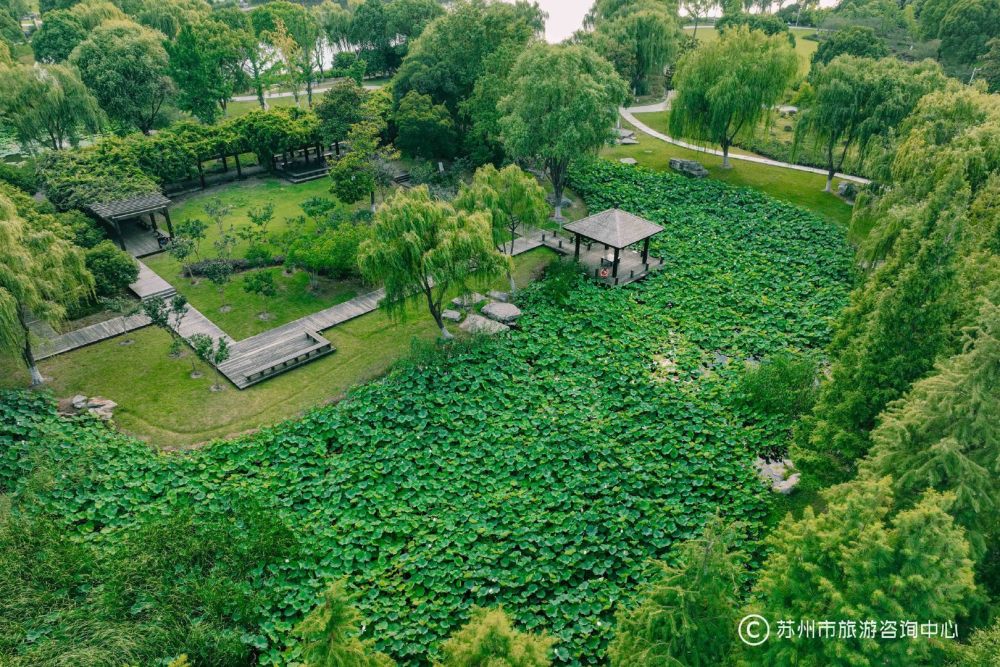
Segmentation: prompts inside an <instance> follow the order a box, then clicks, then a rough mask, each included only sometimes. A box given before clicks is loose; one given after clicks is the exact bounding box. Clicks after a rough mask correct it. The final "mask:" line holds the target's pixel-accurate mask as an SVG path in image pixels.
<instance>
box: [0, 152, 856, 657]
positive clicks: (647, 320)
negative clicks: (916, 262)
mask: <svg viewBox="0 0 1000 667" xmlns="http://www.w3.org/2000/svg"><path fill="white" fill-rule="evenodd" d="M571 185H572V187H573V188H574V191H576V192H579V193H580V194H581V195H582V196H583V197H584V198H585V199H586V201H587V203H588V206H589V208H590V209H591V210H602V209H603V208H607V207H610V206H619V207H622V208H624V209H625V210H629V211H632V212H634V213H636V214H640V215H643V216H645V217H648V218H649V219H651V220H653V221H655V222H658V223H661V224H664V231H663V232H662V233H661V234H660V235H658V236H657V237H655V238H654V240H653V253H654V254H657V253H663V255H664V256H669V257H670V262H671V266H670V271H663V272H658V273H656V274H654V275H652V276H650V277H649V278H647V279H646V280H644V281H642V282H640V283H635V284H633V285H629V286H626V287H624V288H621V289H617V290H608V289H606V288H604V287H601V286H598V285H595V284H593V283H591V282H588V281H585V280H583V279H582V278H576V279H575V284H574V286H573V288H572V289H570V290H569V291H568V292H567V293H566V294H565V295H564V297H563V299H564V301H563V304H564V305H560V304H556V303H552V302H551V301H550V300H549V298H548V296H547V294H545V293H544V290H545V287H546V285H545V283H544V282H543V283H542V284H541V285H539V286H537V287H536V286H531V287H528V288H526V289H523V290H521V292H520V296H519V305H521V306H522V310H523V311H524V315H523V317H522V318H521V321H520V323H521V326H522V330H521V331H512V332H511V334H510V335H509V337H500V338H497V339H488V340H483V341H479V342H478V343H477V344H476V345H475V346H469V347H462V348H460V349H458V350H457V351H456V352H454V354H453V356H447V357H445V358H443V359H441V360H439V361H437V362H435V365H434V366H433V367H432V368H430V369H428V368H422V369H416V368H400V369H399V370H397V371H396V372H395V373H393V374H391V375H389V376H387V377H385V378H383V379H382V380H380V381H377V382H372V383H368V384H365V385H363V386H360V387H357V388H355V389H354V390H353V391H352V392H351V393H350V394H349V395H348V396H347V398H346V399H345V400H343V401H340V402H339V403H336V404H333V405H326V406H323V407H321V408H318V409H316V410H314V411H312V412H310V413H309V414H307V415H305V416H303V417H302V418H300V419H296V420H295V421H291V422H287V423H283V424H279V425H277V426H273V427H269V428H263V429H260V430H258V431H255V432H253V433H247V434H244V435H242V436H240V437H238V438H236V439H233V440H229V441H217V442H215V443H213V444H212V445H211V446H208V447H202V448H197V449H193V450H190V451H184V452H172V453H170V454H169V455H164V454H159V453H156V451H155V450H154V449H152V448H151V447H150V446H149V444H148V443H145V442H139V441H137V440H135V439H132V438H129V437H127V436H124V435H121V434H118V433H115V432H113V431H109V430H108V429H107V428H105V427H103V426H102V425H100V424H95V423H93V422H92V421H89V420H88V421H82V422H67V421H62V420H59V419H57V418H56V417H55V415H54V410H53V409H52V408H51V407H50V406H48V405H46V406H45V407H44V408H41V409H39V408H36V407H34V406H36V405H37V404H38V403H39V402H40V401H41V399H38V398H36V397H34V395H33V394H28V395H25V394H20V393H18V394H14V395H10V396H8V397H7V398H6V400H0V414H2V415H4V417H2V418H0V438H6V439H9V440H10V441H12V442H13V443H14V444H13V446H8V447H4V448H0V487H2V488H3V489H5V491H6V490H9V491H8V493H9V494H15V495H17V494H20V493H22V492H23V489H24V484H25V483H26V482H25V481H24V480H25V479H26V475H27V474H28V473H29V472H31V471H32V470H34V469H36V467H37V469H40V470H51V471H53V472H54V473H55V474H53V475H52V478H51V485H46V487H45V488H44V489H43V491H44V493H42V494H40V496H39V503H40V504H41V506H42V507H43V508H45V510H46V511H47V512H48V513H50V514H53V515H55V516H58V517H60V521H61V524H60V526H61V528H62V532H61V534H60V539H61V541H60V543H61V544H73V542H71V541H69V540H67V539H66V536H67V535H73V536H75V535H87V536H90V537H89V539H91V540H93V539H97V536H103V537H102V539H107V540H108V541H110V542H113V541H115V540H116V539H117V536H119V535H121V534H122V531H123V529H125V528H126V527H127V526H130V525H133V524H136V523H141V522H144V521H145V520H146V519H145V517H146V516H148V515H149V514H154V515H155V514H166V515H169V514H171V513H174V512H177V511H178V510H179V508H180V507H181V506H182V505H183V501H184V499H186V498H192V499H193V500H194V501H195V502H196V503H197V504H198V506H199V507H200V508H202V509H203V510H204V511H206V512H209V511H211V512H218V513H220V514H224V513H225V512H226V511H227V510H228V509H229V508H230V506H231V503H232V500H231V499H232V494H233V493H238V494H241V495H245V496H250V497H254V496H261V497H263V496H266V497H267V498H268V499H273V500H272V501H270V502H273V503H275V505H277V508H276V509H273V510H270V511H271V513H272V514H273V515H274V516H276V517H281V518H282V520H283V521H286V522H287V525H289V526H294V534H295V537H296V538H297V540H299V541H300V542H301V544H302V548H301V549H300V550H295V549H290V548H288V549H286V548H283V547H282V548H276V549H275V551H276V552H277V554H278V556H277V558H275V560H274V561H269V563H268V565H266V566H262V567H260V568H259V569H255V568H250V569H247V570H244V571H245V572H247V573H248V574H247V581H249V583H248V587H249V589H250V590H251V591H254V592H259V593H260V594H261V595H262V596H264V598H265V599H263V600H262V601H261V603H260V605H259V607H258V608H259V609H260V610H261V613H262V616H260V617H254V619H253V620H252V621H250V623H251V624H252V625H253V627H251V628H248V629H247V630H246V636H245V642H246V643H247V644H251V645H254V646H256V647H258V648H256V649H255V653H256V655H257V659H258V662H259V663H260V664H264V665H273V664H285V663H287V662H289V661H291V660H296V659H298V657H300V656H299V653H300V651H301V646H300V645H298V644H297V642H295V640H294V638H293V637H292V635H291V630H292V628H293V627H294V626H295V625H296V624H297V623H298V621H299V620H300V619H301V618H302V617H303V616H304V615H305V614H306V613H308V612H309V611H310V610H312V609H313V608H314V607H315V604H316V601H317V596H318V595H319V594H320V592H321V591H322V590H323V589H325V588H326V587H327V586H328V585H329V583H330V582H331V581H334V580H336V579H339V578H342V577H347V578H348V579H349V580H350V581H352V582H353V586H355V587H356V588H357V590H360V591H363V594H362V596H361V597H360V598H359V599H358V601H357V606H358V608H359V610H360V611H361V613H362V614H363V615H364V617H365V618H366V619H369V624H368V627H367V628H366V632H365V633H363V634H362V639H368V638H372V639H375V642H376V647H377V648H378V650H380V651H383V652H385V653H387V654H389V655H390V656H391V657H393V658H394V659H396V660H398V661H399V662H400V663H404V664H411V663H414V662H419V661H422V660H425V659H427V658H428V656H429V657H430V659H431V660H433V659H435V658H438V657H439V656H438V655H435V654H434V652H433V650H434V647H437V646H439V645H440V643H441V642H442V641H444V639H445V638H446V637H447V636H448V635H450V634H451V633H452V632H453V631H454V630H455V629H456V628H458V627H459V626H461V625H462V624H463V623H464V622H466V621H467V620H468V618H469V613H470V609H471V607H472V606H473V605H478V606H483V607H491V606H497V605H501V604H502V605H504V606H505V607H506V608H509V609H512V610H515V609H516V610H517V619H518V622H519V624H520V627H522V628H523V629H524V631H527V632H532V633H538V632H540V631H542V630H543V629H544V630H545V631H547V632H548V633H549V634H550V636H553V637H558V638H559V643H558V644H557V645H556V647H555V653H556V656H557V659H558V660H559V661H560V662H561V663H563V664H568V665H597V664H602V662H603V657H602V656H603V651H604V648H605V646H606V644H607V642H608V640H609V639H610V634H611V628H612V627H613V625H612V624H613V620H614V615H615V611H616V608H617V606H618V604H620V601H621V600H622V599H625V597H626V596H628V595H631V594H632V592H633V591H635V590H636V589H637V588H639V587H641V586H642V584H644V583H645V582H647V581H648V580H649V579H650V577H651V575H652V574H653V573H654V572H653V571H652V569H651V568H650V567H649V566H648V562H649V560H650V559H666V558H669V556H670V554H671V552H672V551H673V549H674V548H675V547H676V545H677V544H678V543H679V542H682V541H684V540H686V539H690V538H693V537H697V536H698V535H699V534H700V533H701V530H702V526H703V525H704V523H705V521H706V519H707V518H708V517H710V516H712V515H714V514H715V513H716V512H720V513H722V514H723V515H725V516H726V517H727V518H728V519H730V520H733V521H742V522H744V523H745V524H746V525H747V535H748V538H747V539H751V540H752V539H755V538H756V537H757V536H759V534H760V529H761V522H762V521H763V520H764V519H765V517H766V516H767V514H768V511H769V506H770V503H771V502H772V501H771V500H770V498H771V496H770V493H769V492H767V491H766V490H765V489H764V488H763V487H762V485H761V484H760V483H759V481H758V480H757V478H756V476H755V474H754V472H753V471H752V469H751V468H750V466H748V465H747V461H748V460H750V459H752V456H753V454H754V453H755V452H757V451H759V450H760V448H761V447H763V446H767V445H769V444H771V436H770V435H769V434H768V433H766V432H763V431H761V430H760V429H759V428H757V427H756V426H755V425H753V424H750V425H745V424H743V423H740V422H737V421H735V420H734V419H733V417H732V414H731V410H730V409H729V407H728V405H726V404H725V403H724V402H722V401H720V397H721V396H725V395H726V394H727V393H728V392H729V391H730V389H731V387H732V384H733V383H734V382H735V381H736V380H737V379H738V374H737V373H736V372H735V371H736V369H735V368H731V367H727V366H720V367H719V368H717V369H716V370H715V372H712V373H703V372H702V371H701V370H700V369H701V367H702V365H703V364H704V363H705V361H706V359H711V356H710V355H711V352H712V351H714V350H722V351H724V352H725V354H727V355H729V356H730V357H732V358H735V359H742V358H746V357H749V356H751V355H753V356H756V357H759V358H762V357H766V356H769V355H771V354H774V353H777V352H779V351H781V350H784V349H789V348H797V349H810V350H815V349H816V348H818V347H821V346H823V345H825V344H826V342H827V341H828V340H829V336H830V317H831V316H832V315H833V314H834V313H836V312H837V311H838V310H839V309H840V308H842V307H843V305H844V304H845V302H846V299H847V290H848V284H849V279H850V275H851V274H850V269H851V264H852V261H851V256H850V253H849V249H848V248H847V246H846V244H845V243H844V241H843V238H842V236H843V234H842V231H838V230H837V229H836V228H834V227H833V226H831V225H830V224H829V223H828V222H826V221H824V220H822V219H820V218H818V217H816V216H814V215H812V214H809V213H807V212H805V211H802V210H800V209H796V208H793V207H790V206H788V205H785V204H782V203H780V202H777V201H775V200H773V199H770V198H768V197H766V196H764V195H762V194H760V193H758V192H756V191H754V190H750V189H736V188H731V187H728V186H726V185H724V184H722V183H719V182H717V181H711V180H708V179H702V180H698V181H695V180H692V179H685V178H683V177H679V176H672V175H669V174H664V173H657V172H652V171H648V170H645V169H636V168H634V167H627V166H625V165H615V164H611V163H595V164H589V163H588V164H580V165H578V166H576V167H574V169H573V170H572V171H571ZM764 296H766V297H767V299H766V300H765V299H764V298H762V297H764ZM376 322H379V323H380V322H381V321H380V320H376ZM346 326H350V325H346ZM349 330H350V329H349ZM408 338H409V337H407V340H405V341H404V344H405V343H408ZM383 340H384V339H383ZM580 341H586V344H585V345H583V344H581V343H580ZM447 347H449V348H450V347H451V345H448V346H447ZM356 349H363V348H356ZM661 354H670V355H671V356H672V358H673V359H675V360H676V363H677V371H678V372H677V378H678V379H677V381H676V382H674V381H672V380H669V379H667V378H664V377H662V376H661V374H660V372H658V371H657V370H656V369H657V368H658V366H657V365H656V363H655V361H653V360H654V357H656V356H657V355H661ZM498 360H502V363H500V362H498ZM609 369H612V370H611V371H609ZM302 372H308V371H307V370H306V371H302ZM595 378H598V380H595ZM289 379H290V380H292V381H294V382H298V381H297V380H296V379H295V378H294V377H291V376H289ZM185 382H187V380H186V379H185ZM232 394H233V392H230V395H232ZM240 399H241V400H245V399H244V398H243V396H241V397H240ZM6 415H11V416H10V417H7V416H6ZM43 430H44V431H48V432H50V433H54V434H55V436H56V437H51V438H43V437H39V436H37V435H35V434H37V433H39V432H40V431H43ZM24 438H31V440H32V445H31V447H30V448H29V447H28V446H27V445H25V444H24ZM153 440H154V441H155V440H156V438H153ZM43 454H44V455H45V459H44V463H39V461H38V458H37V457H41V456H42V455H43ZM63 474H65V477H63ZM268 508H269V509H270V508H271V505H268ZM140 509H141V510H142V511H141V512H140V511H139V510H140ZM256 535H257V533H256V532H255V531H253V530H248V531H246V532H245V533H244V534H243V536H241V535H240V534H239V533H238V532H237V533H235V534H234V535H233V536H232V537H231V538H229V539H231V541H232V542H233V546H234V548H237V547H239V548H244V546H245V545H246V542H245V539H246V538H250V537H255V536H256ZM261 539H262V541H263V543H264V544H265V545H266V544H267V541H266V538H263V537H262V538H261ZM373 544H378V545H379V548H378V549H377V550H375V549H373V548H372V545H373ZM736 546H737V547H739V548H741V549H747V547H748V546H750V545H748V544H747V543H746V542H743V543H741V544H737V545H736ZM0 553H2V551H0ZM748 555H749V556H750V558H751V567H753V566H758V565H759V563H760V554H757V553H753V552H751V553H749V554H748ZM286 558H287V559H288V562H285V559H286ZM19 572H20V571H19V570H16V571H13V572H7V571H5V570H4V569H3V568H0V580H3V581H8V580H7V579H6V578H5V577H6V576H13V577H14V578H13V580H12V581H13V582H14V583H13V584H9V585H11V586H19V585H21V580H20V578H19V574H18V573H19ZM165 572H166V573H167V574H170V573H171V572H172V571H171V570H169V568H167V569H166V570H165ZM53 589H56V588H55V587H53ZM30 608H31V609H37V608H39V607H34V606H33V607H30ZM22 617H24V618H35V617H34V616H31V617H27V616H22V614H21V613H20V612H19V613H17V614H9V613H0V618H2V619H6V618H22ZM45 627H47V626H45ZM43 629H44V628H43ZM19 637H23V635H19ZM51 641H52V640H50V639H48V638H47V635H43V636H41V637H39V638H38V640H37V644H39V645H40V646H46V645H49V644H50V642H51ZM286 643H291V646H288V647H287V649H288V650H287V652H286V651H285V649H286ZM63 646H65V645H63ZM51 650H53V652H55V653H58V652H59V649H55V648H52V649H51ZM64 650H68V649H64ZM178 650H179V649H178ZM169 655H174V653H167V652H164V653H162V654H161V655H159V656H157V659H158V658H161V657H166V656H169ZM4 657H6V656H4ZM138 663H139V664H146V661H141V660H140V661H138Z"/></svg>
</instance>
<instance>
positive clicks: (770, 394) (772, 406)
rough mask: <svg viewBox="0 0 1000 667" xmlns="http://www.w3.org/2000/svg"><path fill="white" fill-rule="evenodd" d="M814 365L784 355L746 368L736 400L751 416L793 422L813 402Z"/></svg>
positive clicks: (804, 360)
mask: <svg viewBox="0 0 1000 667" xmlns="http://www.w3.org/2000/svg"><path fill="white" fill-rule="evenodd" d="M816 375H817V368H816V363H815V362H814V361H813V360H812V359H809V358H806V357H796V356H794V355H791V354H788V353H780V354H776V355H772V356H770V357H768V358H767V359H765V360H764V361H763V362H761V363H760V364H759V365H757V366H750V367H748V368H747V369H746V371H744V373H743V377H742V378H740V382H739V384H738V385H737V387H736V394H737V397H738V400H739V401H740V402H741V403H742V404H743V405H744V406H745V407H747V408H749V409H750V410H751V412H753V413H755V414H763V415H779V416H784V417H791V418H795V417H798V416H800V415H802V414H804V413H806V412H809V411H810V410H811V409H812V406H813V404H814V403H815V402H816V381H817V377H816Z"/></svg>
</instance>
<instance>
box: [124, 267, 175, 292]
mask: <svg viewBox="0 0 1000 667" xmlns="http://www.w3.org/2000/svg"><path fill="white" fill-rule="evenodd" d="M136 263H137V264H138V265H139V278H138V279H137V280H136V281H135V282H134V283H132V284H131V285H129V286H128V288H129V289H130V290H132V291H133V292H134V293H135V295H136V296H137V297H139V298H140V299H142V300H143V301H145V300H146V299H152V298H153V297H155V296H158V297H160V298H162V299H169V298H170V297H172V296H173V295H175V294H177V290H176V289H174V286H173V285H171V284H170V283H168V282H167V281H166V280H164V279H163V278H161V277H160V276H159V274H157V273H156V272H155V271H153V270H152V269H151V268H149V267H148V266H146V265H145V264H144V263H142V262H141V261H139V260H136Z"/></svg>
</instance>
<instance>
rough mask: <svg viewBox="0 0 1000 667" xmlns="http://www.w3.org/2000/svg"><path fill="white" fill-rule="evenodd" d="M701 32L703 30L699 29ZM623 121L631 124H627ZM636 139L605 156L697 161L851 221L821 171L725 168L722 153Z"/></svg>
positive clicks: (723, 177)
mask: <svg viewBox="0 0 1000 667" xmlns="http://www.w3.org/2000/svg"><path fill="white" fill-rule="evenodd" d="M698 32H699V34H700V33H701V31H700V30H699V31H698ZM650 115H651V116H657V115H658V116H661V117H663V116H665V114H662V113H654V114H639V115H638V117H639V118H640V119H641V120H642V121H643V122H644V123H645V122H647V120H648V119H647V118H645V116H650ZM623 123H624V121H623ZM624 124H625V125H628V126H629V127H632V126H631V125H629V124H628V123H624ZM654 129H655V128H654ZM636 139H637V140H638V141H639V143H638V144H635V145H634V146H613V147H609V148H606V149H605V150H604V151H603V152H602V156H603V157H606V158H607V159H609V160H614V161H618V160H619V159H621V158H624V157H631V158H635V159H636V160H637V161H638V163H639V164H640V165H642V166H644V167H649V168H651V169H657V170H660V171H668V170H669V169H670V165H669V163H670V158H682V159H685V160H697V161H698V162H700V163H701V164H703V165H704V166H705V168H706V169H708V171H709V176H710V177H711V178H715V179H718V180H720V181H725V182H727V183H730V184H732V185H737V186H748V187H753V188H757V189H758V190H760V191H762V192H766V193H767V194H769V195H771V196H772V197H774V198H775V199H780V200H782V201H786V202H788V203H790V204H795V205H796V206H801V207H803V208H806V209H808V210H810V211H812V212H814V213H816V214H817V215H819V216H821V217H823V218H825V219H827V220H829V221H830V222H832V223H834V224H837V225H841V226H844V227H845V228H846V227H847V225H848V223H849V222H850V220H851V207H850V206H849V205H848V204H846V203H845V202H844V201H843V200H841V199H840V198H839V197H837V196H836V195H833V194H830V193H827V192H823V187H824V186H825V185H826V177H824V176H822V175H820V174H812V173H809V172H804V171H795V170H793V169H785V168H782V167H771V166H768V165H762V164H754V163H752V162H741V161H739V160H733V161H731V163H732V165H733V167H732V168H731V169H723V168H722V158H721V157H719V156H716V155H709V154H707V153H700V152H698V151H693V150H690V149H687V148H682V147H680V146H674V145H673V144H668V143H667V142H665V141H660V140H659V139H655V138H653V137H650V136H648V135H646V134H643V133H642V132H639V131H636Z"/></svg>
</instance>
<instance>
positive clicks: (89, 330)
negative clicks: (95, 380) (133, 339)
mask: <svg viewBox="0 0 1000 667" xmlns="http://www.w3.org/2000/svg"><path fill="white" fill-rule="evenodd" d="M148 325H149V318H148V317H146V316H145V315H132V316H131V317H116V318H114V319H111V320H107V321H106V322H98V323H97V324H91V325H90V326H89V327H83V328H82V329H77V330H76V331H69V332H67V333H64V334H61V335H59V336H56V337H55V338H42V339H41V342H40V343H39V344H38V345H36V346H35V358H36V359H39V360H41V359H48V358H49V357H54V356H55V355H57V354H62V353H63V352H69V351H70V350H75V349H77V348H81V347H85V346H87V345H92V344H94V343H99V342H101V341H102V340H107V339H108V338H114V337H115V336H120V335H122V333H123V332H125V331H135V330H136V329H141V328H142V327H144V326H148Z"/></svg>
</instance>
